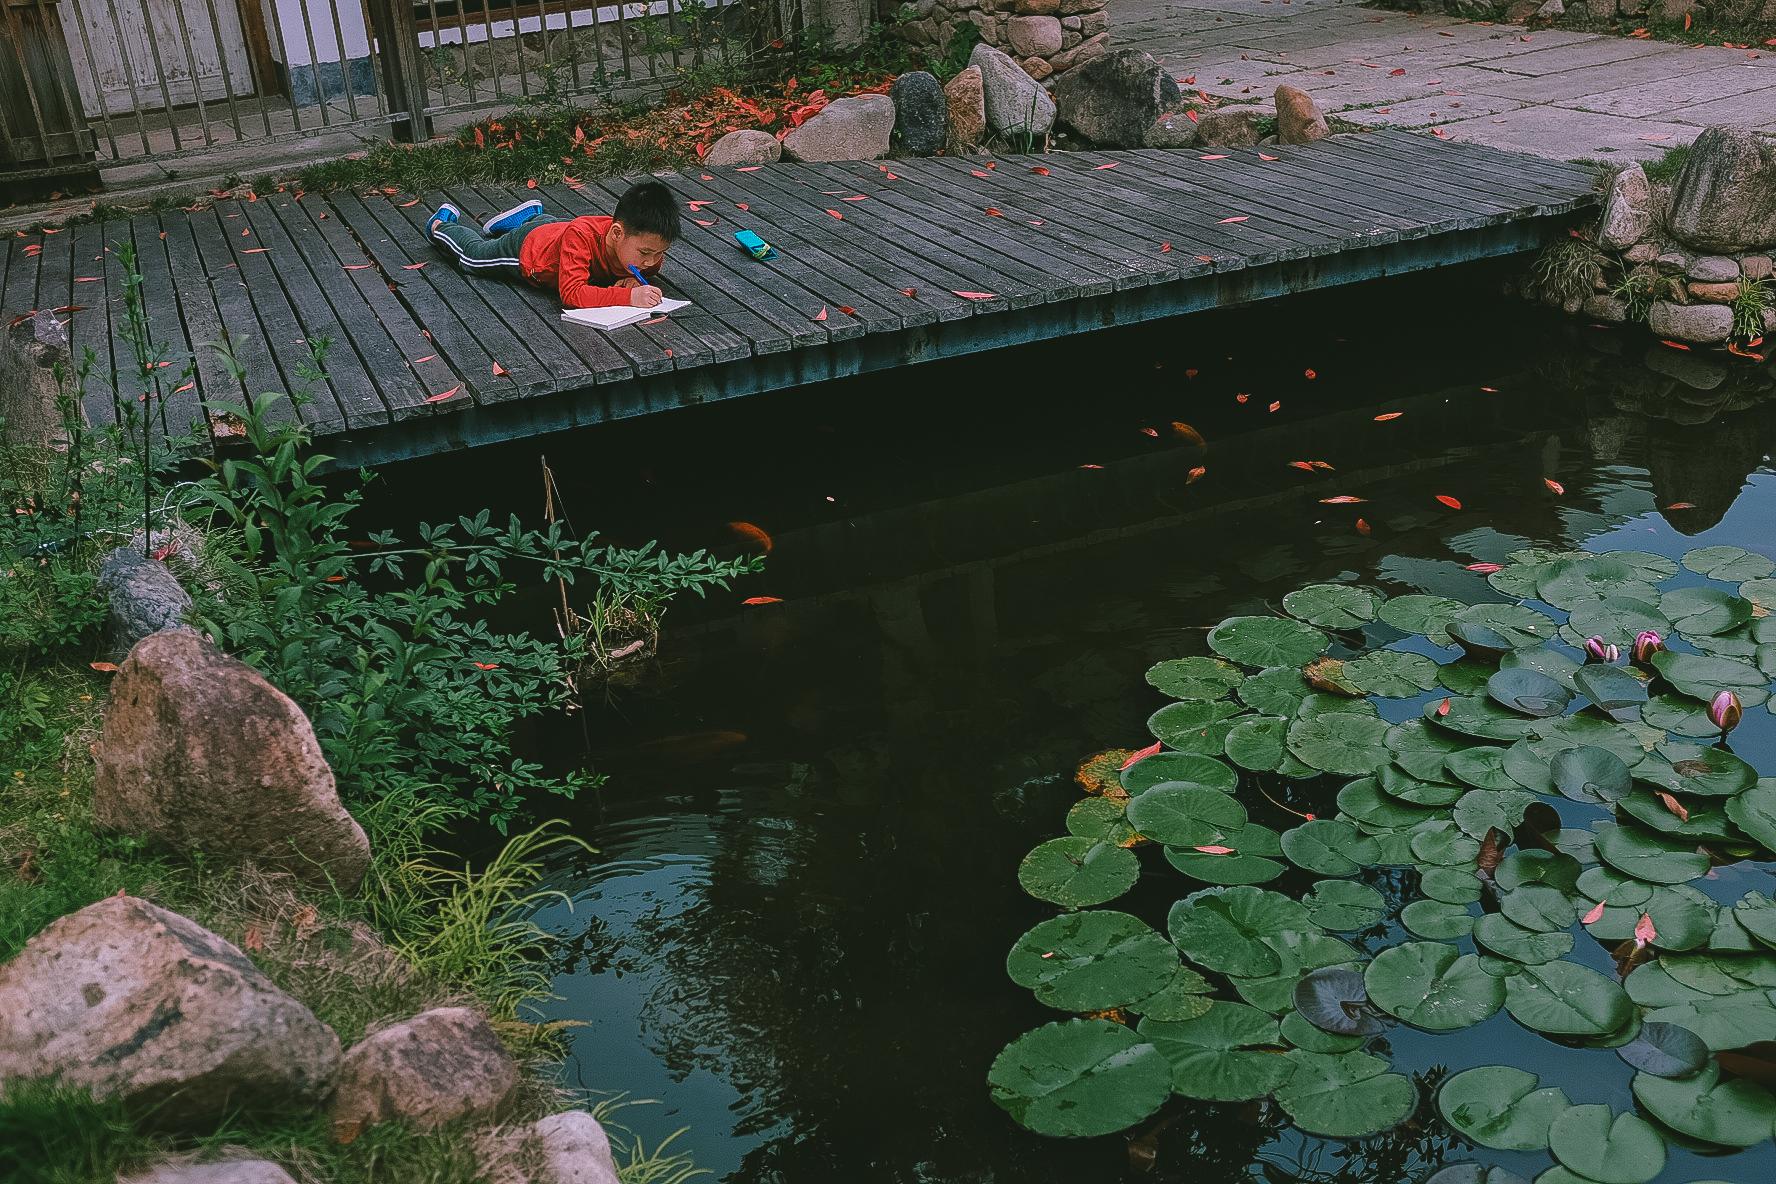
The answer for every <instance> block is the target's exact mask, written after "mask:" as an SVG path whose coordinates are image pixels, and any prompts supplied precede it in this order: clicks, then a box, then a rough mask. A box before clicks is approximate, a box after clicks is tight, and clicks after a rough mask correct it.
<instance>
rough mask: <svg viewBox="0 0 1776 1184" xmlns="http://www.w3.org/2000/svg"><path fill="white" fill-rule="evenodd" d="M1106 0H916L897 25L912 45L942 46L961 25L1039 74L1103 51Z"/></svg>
mask: <svg viewBox="0 0 1776 1184" xmlns="http://www.w3.org/2000/svg"><path fill="white" fill-rule="evenodd" d="M1106 3H1107V0H916V2H915V3H909V4H906V5H903V6H902V8H901V13H902V17H903V19H902V20H901V22H900V24H899V25H898V28H899V30H900V32H901V35H902V36H903V37H905V38H906V39H907V40H908V41H910V42H912V43H913V44H914V45H921V46H929V47H931V48H933V49H934V50H936V51H937V52H940V53H941V52H943V51H944V49H945V48H946V47H947V46H948V45H949V44H950V40H951V38H953V37H954V36H955V35H956V33H957V31H958V30H959V29H960V28H961V27H962V26H963V25H973V26H974V28H975V29H976V30H977V31H978V32H979V33H980V39H981V40H982V41H984V42H985V43H986V44H988V45H991V46H992V47H993V48H995V49H1001V50H1004V51H1005V52H1006V53H1008V54H1010V55H1011V56H1012V57H1013V58H1015V59H1016V60H1017V63H1018V64H1019V65H1020V66H1022V67H1023V68H1024V70H1025V71H1026V72H1027V73H1028V74H1029V75H1030V77H1032V78H1035V79H1037V80H1039V81H1040V80H1044V79H1047V78H1050V77H1052V76H1054V75H1056V74H1064V73H1065V72H1067V71H1068V70H1070V69H1072V68H1073V67H1074V66H1077V65H1079V64H1080V63H1081V62H1083V61H1086V60H1088V59H1090V58H1093V57H1096V56H1097V55H1098V54H1101V53H1103V52H1104V51H1105V50H1106V49H1107V48H1108V45H1109V41H1110V32H1109V28H1110V18H1109V16H1108V14H1106V13H1105V11H1104V8H1105V5H1106Z"/></svg>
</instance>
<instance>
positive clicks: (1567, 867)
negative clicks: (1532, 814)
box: [1492, 849, 1580, 893]
mask: <svg viewBox="0 0 1776 1184" xmlns="http://www.w3.org/2000/svg"><path fill="white" fill-rule="evenodd" d="M1579 871H1580V868H1579V861H1578V860H1576V859H1574V858H1573V857H1572V856H1570V855H1568V854H1566V853H1565V852H1561V851H1536V850H1529V851H1525V850H1521V849H1520V850H1517V851H1513V852H1511V853H1510V854H1509V855H1507V856H1505V857H1504V858H1503V859H1502V860H1500V861H1499V865H1498V866H1497V867H1495V868H1493V869H1492V879H1493V883H1495V884H1497V885H1498V886H1499V889H1500V891H1503V892H1516V891H1518V890H1519V889H1521V888H1524V887H1526V886H1528V885H1531V884H1545V885H1547V886H1548V887H1550V888H1556V889H1559V890H1560V891H1561V892H1565V893H1570V892H1572V890H1573V889H1574V887H1575V886H1576V885H1577V884H1578V882H1579Z"/></svg>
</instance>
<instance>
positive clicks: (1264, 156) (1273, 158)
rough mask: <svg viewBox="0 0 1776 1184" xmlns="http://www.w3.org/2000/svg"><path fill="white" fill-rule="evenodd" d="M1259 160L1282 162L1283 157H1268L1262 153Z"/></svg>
mask: <svg viewBox="0 0 1776 1184" xmlns="http://www.w3.org/2000/svg"><path fill="white" fill-rule="evenodd" d="M1258 159H1259V160H1281V159H1282V157H1280V156H1266V155H1265V154H1264V153H1262V152H1260V153H1259V154H1258Z"/></svg>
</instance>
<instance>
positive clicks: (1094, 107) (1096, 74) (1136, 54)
mask: <svg viewBox="0 0 1776 1184" xmlns="http://www.w3.org/2000/svg"><path fill="white" fill-rule="evenodd" d="M1182 99H1183V95H1182V94H1181V93H1180V92H1179V90H1178V83H1177V81H1176V80H1174V79H1173V78H1172V76H1171V74H1170V72H1168V71H1166V70H1164V69H1161V68H1160V65H1159V63H1158V62H1156V61H1154V60H1153V55H1152V54H1149V53H1143V52H1141V51H1140V50H1138V49H1119V50H1117V51H1116V52H1114V53H1107V54H1105V55H1103V56H1102V57H1097V58H1093V59H1092V60H1091V61H1089V62H1086V63H1085V64H1084V65H1082V66H1080V67H1079V68H1078V69H1075V70H1069V71H1067V73H1066V74H1064V75H1062V76H1061V79H1060V81H1058V82H1056V83H1055V87H1054V101H1055V118H1056V119H1058V120H1059V121H1060V122H1061V123H1064V124H1066V125H1067V126H1068V127H1070V128H1072V129H1073V130H1074V131H1076V132H1078V133H1079V134H1080V135H1082V136H1084V137H1085V138H1086V139H1088V140H1091V141H1092V142H1094V143H1097V144H1104V145H1108V146H1112V147H1116V148H1139V147H1141V146H1142V145H1143V144H1145V143H1146V141H1147V137H1148V132H1149V130H1150V129H1151V128H1152V127H1153V126H1154V124H1155V123H1156V122H1158V121H1159V119H1160V118H1161V117H1162V116H1163V115H1165V114H1166V113H1168V112H1171V111H1173V110H1174V109H1176V108H1177V107H1178V106H1179V104H1180V103H1181V101H1182ZM1184 122H1185V123H1190V121H1189V119H1188V118H1185V119H1184ZM1191 127H1192V129H1194V127H1195V125H1194V124H1191Z"/></svg>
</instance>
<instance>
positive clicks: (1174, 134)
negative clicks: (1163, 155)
mask: <svg viewBox="0 0 1776 1184" xmlns="http://www.w3.org/2000/svg"><path fill="white" fill-rule="evenodd" d="M1198 138H1199V137H1198V132H1197V126H1196V120H1195V119H1193V118H1191V116H1190V108H1189V106H1188V105H1187V104H1185V103H1183V102H1180V103H1179V104H1178V105H1177V106H1176V107H1174V108H1173V109H1172V110H1170V111H1162V112H1160V115H1159V118H1158V119H1156V120H1154V121H1153V122H1152V124H1150V125H1149V126H1148V128H1147V131H1146V132H1145V133H1144V134H1143V135H1142V137H1141V147H1143V148H1194V147H1195V146H1196V144H1197V141H1198Z"/></svg>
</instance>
